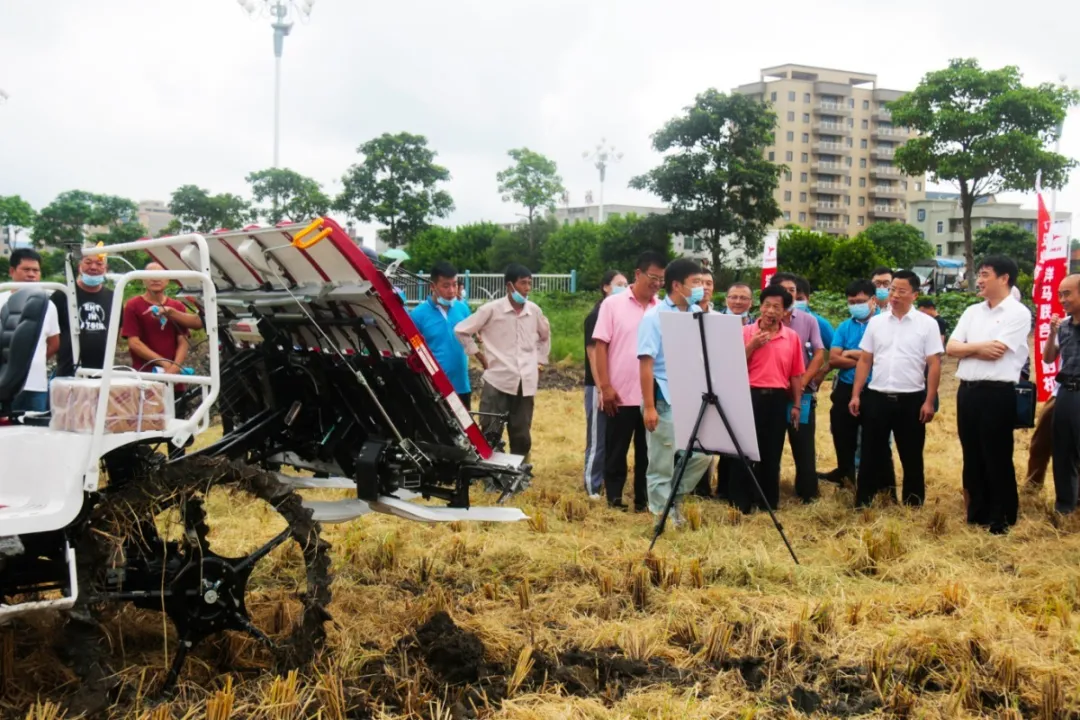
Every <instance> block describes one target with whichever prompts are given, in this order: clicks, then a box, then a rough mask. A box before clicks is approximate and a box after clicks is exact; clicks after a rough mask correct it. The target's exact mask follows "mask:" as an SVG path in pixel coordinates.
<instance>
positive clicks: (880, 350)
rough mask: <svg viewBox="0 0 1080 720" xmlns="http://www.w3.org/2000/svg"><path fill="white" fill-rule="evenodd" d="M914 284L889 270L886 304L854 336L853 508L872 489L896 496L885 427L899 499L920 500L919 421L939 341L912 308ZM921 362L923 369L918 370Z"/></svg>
mask: <svg viewBox="0 0 1080 720" xmlns="http://www.w3.org/2000/svg"><path fill="white" fill-rule="evenodd" d="M919 286H920V283H919V276H918V275H916V274H915V273H913V272H911V271H910V270H900V271H897V272H896V273H895V274H894V275H893V280H892V286H891V288H890V290H889V308H888V309H887V310H884V311H882V313H881V314H880V315H876V316H875V317H873V318H872V319H871V320H870V322H869V324H867V326H866V332H865V334H864V335H863V338H862V341H861V342H860V343H859V349H860V350H861V351H862V354H861V355H860V356H859V364H858V365H857V366H856V368H855V384H854V387H853V388H852V390H851V402H850V403H849V404H848V408H849V409H850V410H851V414H852V415H854V416H856V417H859V418H861V420H862V432H863V445H862V447H863V451H862V459H861V462H860V463H859V476H858V480H857V483H856V491H855V504H856V505H857V506H859V507H865V506H867V505H869V504H870V503H871V502H872V501H873V499H874V497H875V496H876V495H878V494H879V493H880V494H883V495H886V496H888V495H892V499H893V500H895V499H896V496H895V492H894V490H893V488H892V486H891V485H889V484H888V483H889V480H890V478H889V474H888V469H887V467H888V466H887V465H886V461H885V458H886V456H887V455H889V454H890V453H889V433H890V432H891V433H892V434H893V436H894V437H895V438H896V449H897V450H898V451H899V453H900V464H901V465H902V466H903V468H904V484H903V490H902V493H901V494H902V499H903V502H904V504H905V505H916V506H918V505H922V504H923V502H924V501H925V500H926V477H925V472H924V469H923V448H924V446H925V445H926V423H928V422H930V421H931V420H933V419H934V400H933V398H934V396H935V395H936V394H937V388H938V381H939V380H940V379H941V357H940V354H941V352H942V347H941V336H940V335H939V334H938V326H937V323H936V322H934V320H933V318H931V317H929V316H928V315H925V314H923V313H921V312H919V311H918V310H916V309H915V308H914V307H913V305H914V303H915V298H916V297H917V296H918V294H919ZM926 366H928V367H929V368H930V373H929V375H928V376H924V375H923V369H924V367H926ZM871 370H872V371H873V377H872V378H871ZM868 378H869V379H870V382H869V383H867V379H868ZM864 388H865V389H866V392H865V393H864V392H863V390H864ZM864 394H865V397H863V395H864Z"/></svg>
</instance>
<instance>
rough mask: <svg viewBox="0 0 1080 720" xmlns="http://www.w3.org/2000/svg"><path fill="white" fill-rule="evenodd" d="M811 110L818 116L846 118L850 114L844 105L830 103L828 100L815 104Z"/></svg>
mask: <svg viewBox="0 0 1080 720" xmlns="http://www.w3.org/2000/svg"><path fill="white" fill-rule="evenodd" d="M811 109H812V110H813V111H814V113H816V114H818V115H844V116H847V115H850V114H851V108H850V107H848V106H847V105H846V104H845V103H838V102H831V101H828V100H822V101H821V102H818V103H816V104H815V105H814V106H813V108H811Z"/></svg>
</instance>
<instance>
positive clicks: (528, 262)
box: [487, 232, 540, 273]
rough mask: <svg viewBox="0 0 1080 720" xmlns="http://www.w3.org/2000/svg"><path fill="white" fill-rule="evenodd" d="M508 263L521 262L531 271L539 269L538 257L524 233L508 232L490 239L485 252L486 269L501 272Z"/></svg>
mask: <svg viewBox="0 0 1080 720" xmlns="http://www.w3.org/2000/svg"><path fill="white" fill-rule="evenodd" d="M510 263H521V264H522V265H524V266H525V267H527V268H529V269H530V270H532V271H533V272H538V271H539V270H540V262H539V259H538V258H537V257H536V256H535V255H533V253H532V250H531V249H530V248H529V240H528V238H527V236H526V235H523V234H521V233H512V232H508V233H506V234H503V235H499V236H498V237H496V238H494V239H493V240H492V242H491V247H490V248H488V252H487V267H488V271H489V272H493V273H501V272H502V271H503V270H505V269H506V266H507V265H509V264H510Z"/></svg>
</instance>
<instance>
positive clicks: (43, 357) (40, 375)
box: [0, 248, 60, 412]
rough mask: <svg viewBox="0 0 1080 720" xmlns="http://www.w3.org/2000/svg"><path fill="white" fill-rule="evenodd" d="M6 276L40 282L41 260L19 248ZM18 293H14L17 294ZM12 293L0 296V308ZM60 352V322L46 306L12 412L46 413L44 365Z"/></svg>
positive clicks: (45, 374) (54, 308)
mask: <svg viewBox="0 0 1080 720" xmlns="http://www.w3.org/2000/svg"><path fill="white" fill-rule="evenodd" d="M10 263H11V264H10V267H9V268H8V274H9V275H11V279H12V280H13V281H14V282H40V281H41V256H40V255H38V254H37V253H36V252H35V251H33V250H30V249H27V248H19V249H18V250H15V251H14V252H13V253H11V258H10ZM16 292H17V291H16ZM9 297H11V293H9V292H5V293H0V307H3V305H4V304H5V303H7V301H8V298H9ZM59 349H60V321H59V320H58V319H57V315H56V306H55V305H53V304H52V303H51V302H50V303H47V310H46V311H45V325H44V326H43V327H42V329H41V337H40V338H39V339H38V346H37V352H35V353H34V360H33V362H32V363H31V365H30V374H29V375H27V376H26V383H25V384H24V385H23V389H22V391H21V392H20V393H19V394H18V395H16V396H15V399H14V400H13V401H12V403H11V409H12V410H22V411H35V412H45V411H46V410H48V409H49V374H48V369H47V366H46V363H47V362H48V359H49V358H51V357H52V356H53V355H55V354H56V353H57V351H58V350H59Z"/></svg>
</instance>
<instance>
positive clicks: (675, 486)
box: [649, 396, 709, 552]
mask: <svg viewBox="0 0 1080 720" xmlns="http://www.w3.org/2000/svg"><path fill="white" fill-rule="evenodd" d="M708 407H709V399H708V397H706V396H702V398H701V407H700V408H699V409H698V414H697V420H695V421H694V429H693V430H691V431H690V439H689V440H688V441H687V443H686V449H685V450H683V454H682V457H681V458H679V464H678V466H677V467H676V468H675V474H674V476H672V478H671V493H669V494H668V499H667V502H666V503H665V504H664V512H663V514H662V515H660V522H658V523H656V530H655V531H654V532H653V538H652V542H651V543H649V552H652V550H653V548H654V547H655V546H656V541H657V540H659V539H660V536H661V535H662V534H663V533H664V526H665V525H666V524H667V520H668V516H669V515H671V509H672V508H674V507H675V499H676V498H677V497H678V496H679V485H680V484H681V483H682V479H683V475H684V474H686V466H687V465H688V464H689V463H690V453H691V448H693V447H694V446H695V445H696V444H697V435H698V430H699V429H700V428H701V421H702V420H704V419H705V411H706V410H707V409H708Z"/></svg>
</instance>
